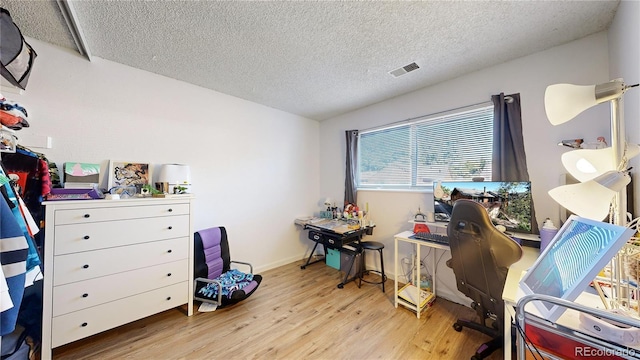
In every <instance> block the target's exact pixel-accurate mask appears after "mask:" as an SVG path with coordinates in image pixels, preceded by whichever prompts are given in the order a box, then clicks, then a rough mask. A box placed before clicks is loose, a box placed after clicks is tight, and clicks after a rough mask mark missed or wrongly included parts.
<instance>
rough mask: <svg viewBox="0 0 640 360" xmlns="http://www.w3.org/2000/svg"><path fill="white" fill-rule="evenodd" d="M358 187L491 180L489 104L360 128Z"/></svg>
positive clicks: (491, 120) (396, 186) (491, 135)
mask: <svg viewBox="0 0 640 360" xmlns="http://www.w3.org/2000/svg"><path fill="white" fill-rule="evenodd" d="M358 144H359V145H358V146H359V152H358V153H359V159H358V187H359V188H389V189H394V188H395V189H406V188H413V187H416V188H421V187H422V188H423V187H426V186H428V187H431V185H432V183H433V181H437V180H441V181H452V180H457V181H464V180H471V179H472V178H474V177H484V178H485V180H488V181H490V180H491V152H492V146H493V106H486V107H482V108H476V109H473V110H468V111H463V112H456V113H453V114H448V115H440V116H432V117H428V118H421V119H418V120H415V121H411V122H409V123H405V124H402V125H396V126H393V127H387V128H382V129H376V130H371V131H363V132H361V133H360V139H359V143H358Z"/></svg>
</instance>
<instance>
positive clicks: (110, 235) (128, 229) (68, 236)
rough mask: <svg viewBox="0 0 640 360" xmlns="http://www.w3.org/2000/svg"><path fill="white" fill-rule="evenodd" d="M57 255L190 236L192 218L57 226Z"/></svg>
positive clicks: (180, 217) (55, 251)
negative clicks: (190, 220)
mask: <svg viewBox="0 0 640 360" xmlns="http://www.w3.org/2000/svg"><path fill="white" fill-rule="evenodd" d="M54 231H55V246H54V254H55V255H61V254H69V253H74V252H80V251H89V250H96V249H104V248H111V247H116V246H122V245H131V244H136V243H142V242H149V241H156V240H166V239H171V238H177V237H185V236H189V215H179V216H168V217H155V218H144V219H133V220H118V221H110V222H99V223H87V224H69V225H57V226H55V227H54Z"/></svg>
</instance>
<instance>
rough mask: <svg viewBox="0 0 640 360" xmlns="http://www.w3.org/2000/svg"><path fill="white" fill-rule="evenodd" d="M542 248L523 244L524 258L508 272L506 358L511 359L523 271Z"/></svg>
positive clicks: (505, 305) (505, 298) (505, 303)
mask: <svg viewBox="0 0 640 360" xmlns="http://www.w3.org/2000/svg"><path fill="white" fill-rule="evenodd" d="M538 255H540V249H536V248H532V247H527V246H523V247H522V258H521V259H520V260H518V261H517V262H515V263H513V264H511V266H510V267H509V272H508V273H507V280H506V281H505V283H504V289H503V290H502V300H503V301H504V346H503V349H504V359H505V360H511V336H512V334H511V324H512V322H513V321H514V319H515V318H516V312H515V307H516V303H517V301H518V286H519V284H520V278H521V277H522V272H523V271H525V270H527V269H528V268H529V267H531V265H533V263H534V262H535V261H536V259H538Z"/></svg>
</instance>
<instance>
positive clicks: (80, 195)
mask: <svg viewBox="0 0 640 360" xmlns="http://www.w3.org/2000/svg"><path fill="white" fill-rule="evenodd" d="M102 198H104V195H103V194H102V192H101V191H100V190H98V189H61V188H53V189H51V193H50V194H49V195H47V200H49V201H51V200H94V199H102Z"/></svg>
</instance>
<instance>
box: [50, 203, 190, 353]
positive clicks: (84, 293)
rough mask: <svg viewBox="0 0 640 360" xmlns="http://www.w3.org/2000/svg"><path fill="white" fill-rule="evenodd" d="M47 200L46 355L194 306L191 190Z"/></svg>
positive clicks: (188, 313)
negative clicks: (157, 195) (145, 195)
mask: <svg viewBox="0 0 640 360" xmlns="http://www.w3.org/2000/svg"><path fill="white" fill-rule="evenodd" d="M44 206H45V210H46V217H45V219H46V220H45V221H46V223H45V241H44V291H43V297H44V298H43V320H42V325H43V329H42V358H43V359H49V358H51V349H52V348H55V347H58V346H61V345H64V344H67V343H70V342H72V341H76V340H78V339H82V338H84V337H87V336H90V335H93V334H96V333H99V332H102V331H105V330H108V329H111V328H114V327H117V326H120V325H123V324H126V323H129V322H132V321H134V320H138V319H141V318H143V317H147V316H150V315H153V314H156V313H159V312H161V311H164V310H167V309H171V308H174V307H177V306H181V305H183V304H185V303H186V304H188V310H187V315H189V316H191V315H192V314H193V216H192V210H193V198H192V197H191V196H186V197H175V198H141V199H123V200H75V201H48V202H44Z"/></svg>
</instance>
